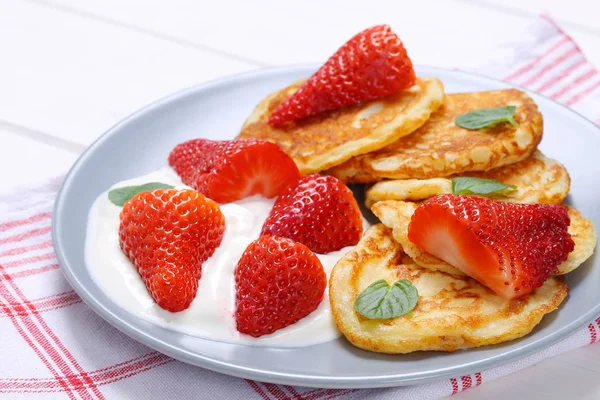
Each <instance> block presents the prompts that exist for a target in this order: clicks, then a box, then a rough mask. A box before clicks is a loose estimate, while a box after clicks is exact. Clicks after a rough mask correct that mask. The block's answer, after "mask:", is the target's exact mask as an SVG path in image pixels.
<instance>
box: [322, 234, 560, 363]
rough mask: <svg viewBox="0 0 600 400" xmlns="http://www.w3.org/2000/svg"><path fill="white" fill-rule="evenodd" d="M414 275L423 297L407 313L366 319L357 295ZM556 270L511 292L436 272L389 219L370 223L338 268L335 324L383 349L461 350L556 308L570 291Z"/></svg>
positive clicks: (355, 339)
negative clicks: (408, 248) (523, 290)
mask: <svg viewBox="0 0 600 400" xmlns="http://www.w3.org/2000/svg"><path fill="white" fill-rule="evenodd" d="M403 278H404V279H408V280H409V281H411V282H412V284H413V285H414V286H415V287H416V288H417V290H418V292H419V299H418V302H417V305H416V307H415V309H414V310H413V311H411V312H409V313H408V314H406V315H404V316H402V317H398V318H393V319H386V320H372V319H367V318H364V317H363V316H361V315H360V314H358V313H357V312H355V311H354V301H355V300H356V297H357V296H358V295H359V294H360V292H361V291H363V290H364V289H365V288H366V287H367V286H369V285H370V284H371V283H373V282H375V281H377V280H380V279H385V280H386V281H387V282H388V284H393V283H394V282H396V281H397V280H399V279H403ZM568 290H569V288H568V286H567V284H566V282H565V280H564V278H563V277H552V278H550V279H548V280H547V281H546V282H545V283H544V285H543V286H542V287H540V288H538V289H536V290H534V291H533V292H531V293H530V294H528V295H525V296H522V297H519V298H517V299H512V300H505V299H503V298H501V297H500V296H497V295H496V294H494V293H493V292H492V291H491V290H489V289H488V288H486V287H484V286H482V285H480V284H479V283H477V281H475V280H474V279H471V278H469V277H459V276H454V275H450V274H446V273H443V272H434V271H431V270H428V269H425V268H421V267H419V266H417V265H416V264H414V263H413V262H412V260H411V259H410V258H409V257H407V256H406V255H405V254H404V252H403V251H402V247H401V246H400V245H399V244H398V243H397V242H396V241H395V240H394V239H393V237H392V233H391V230H390V229H389V228H387V227H385V226H384V225H383V224H379V225H375V226H373V227H371V228H370V229H369V230H368V231H367V232H365V235H364V236H363V238H362V239H361V241H360V242H359V244H358V245H357V247H356V248H355V249H353V250H351V251H350V252H348V253H347V254H346V255H345V256H344V257H342V259H341V260H340V261H339V262H338V263H337V264H336V266H335V267H334V268H333V271H332V274H331V278H330V280H329V299H330V302H331V309H332V312H333V316H334V318H335V321H336V324H337V326H338V328H339V329H340V331H341V332H342V333H343V334H344V336H346V338H347V339H348V340H349V341H350V343H352V344H353V345H354V346H357V347H360V348H362V349H365V350H369V351H375V352H380V353H410V352H413V351H426V350H437V351H455V350H459V349H464V348H469V347H479V346H485V345H491V344H497V343H502V342H506V341H509V340H513V339H516V338H519V337H522V336H524V335H526V334H528V333H529V332H531V330H532V329H533V328H534V327H535V326H536V325H537V324H538V323H539V322H540V320H541V319H542V317H543V316H544V315H545V314H548V313H550V312H552V311H554V310H555V309H556V308H557V307H558V306H559V305H560V303H561V302H562V301H563V300H564V298H565V297H566V296H567V293H568Z"/></svg>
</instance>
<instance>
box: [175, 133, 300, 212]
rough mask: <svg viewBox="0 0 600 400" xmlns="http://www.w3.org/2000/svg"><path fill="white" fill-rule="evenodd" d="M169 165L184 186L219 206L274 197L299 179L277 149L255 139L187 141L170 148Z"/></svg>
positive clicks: (295, 167)
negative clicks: (242, 200) (258, 197)
mask: <svg viewBox="0 0 600 400" xmlns="http://www.w3.org/2000/svg"><path fill="white" fill-rule="evenodd" d="M169 164H170V165H171V166H172V167H173V168H174V169H175V171H176V172H177V174H179V176H180V177H181V180H182V181H183V183H185V184H186V185H189V186H191V187H193V188H194V189H196V190H197V191H199V192H201V193H203V194H204V195H206V196H207V197H210V198H211V199H213V200H214V201H216V202H218V203H229V202H232V201H236V200H240V199H243V198H244V197H248V196H252V195H255V194H260V195H263V196H264V197H269V198H270V197H274V196H277V195H279V193H281V191H283V189H285V188H286V187H287V186H289V185H290V184H291V183H293V182H294V181H295V180H296V179H298V177H299V176H300V172H298V167H297V166H296V163H294V160H292V159H291V158H290V157H289V156H288V155H287V154H285V153H284V152H283V150H281V149H280V148H279V146H277V145H276V144H273V143H271V142H267V141H266V140H258V139H248V140H224V141H212V140H208V139H194V140H190V141H188V142H185V143H181V144H179V145H177V146H176V147H175V148H174V149H173V151H172V152H171V154H170V155H169Z"/></svg>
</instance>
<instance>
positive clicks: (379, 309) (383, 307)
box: [354, 279, 419, 319]
mask: <svg viewBox="0 0 600 400" xmlns="http://www.w3.org/2000/svg"><path fill="white" fill-rule="evenodd" d="M418 298H419V293H418V292H417V288H416V287H414V286H413V284H412V283H410V281H408V280H406V279H400V280H399V281H398V282H396V283H394V284H393V285H392V286H390V285H388V283H387V282H386V281H385V280H383V279H381V280H378V281H377V282H373V283H372V284H370V285H369V286H368V287H367V288H366V289H365V290H363V291H362V293H361V294H360V295H358V297H357V298H356V300H355V301H354V309H355V310H356V311H357V312H358V313H359V314H360V315H362V316H364V317H367V318H369V319H388V318H396V317H401V316H403V315H404V314H407V313H408V312H410V311H412V310H413V309H414V308H415V306H416V305H417V299H418Z"/></svg>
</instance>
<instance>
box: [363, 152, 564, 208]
mask: <svg viewBox="0 0 600 400" xmlns="http://www.w3.org/2000/svg"><path fill="white" fill-rule="evenodd" d="M456 176H472V177H476V178H486V179H495V180H497V181H500V182H502V183H505V184H507V185H514V186H516V187H517V188H516V189H515V190H508V191H504V192H503V193H502V194H501V195H496V196H492V197H493V198H494V199H495V200H500V201H513V202H517V203H532V204H534V203H537V204H562V202H563V201H564V200H565V198H566V197H567V194H569V188H570V186H571V179H570V178H569V173H568V172H567V170H566V169H565V167H564V166H563V165H562V164H561V163H559V162H558V161H556V160H553V159H551V158H548V157H546V156H544V155H543V154H542V153H541V152H540V151H536V152H535V153H533V154H532V155H531V156H530V157H528V158H527V159H525V160H523V161H520V162H518V163H515V164H510V165H505V166H503V167H498V168H494V169H491V170H489V171H485V172H465V173H463V174H460V175H456ZM453 177H454V176H452V177H448V178H431V179H398V180H389V181H381V182H377V183H376V184H374V185H373V186H372V187H370V188H369V189H367V191H366V195H365V204H366V206H367V207H368V208H371V206H372V205H373V204H375V203H377V202H378V201H383V200H403V201H420V200H426V199H428V198H430V197H433V196H437V195H439V194H450V193H452V182H451V181H450V179H452V178H453Z"/></svg>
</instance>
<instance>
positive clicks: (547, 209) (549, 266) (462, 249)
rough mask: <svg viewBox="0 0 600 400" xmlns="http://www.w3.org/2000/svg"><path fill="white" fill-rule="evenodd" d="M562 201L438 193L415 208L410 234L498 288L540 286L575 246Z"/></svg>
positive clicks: (517, 290)
mask: <svg viewBox="0 0 600 400" xmlns="http://www.w3.org/2000/svg"><path fill="white" fill-rule="evenodd" d="M569 224H570V219H569V216H568V214H567V210H566V209H565V208H564V207H562V206H557V205H548V204H516V203H509V202H500V201H494V200H490V199H486V198H483V197H478V196H456V195H440V196H436V197H433V198H431V199H429V200H427V201H426V202H424V203H423V204H422V205H421V206H419V207H418V208H417V210H416V211H415V213H414V214H413V216H412V220H411V223H410V225H409V227H408V238H409V239H410V241H411V242H413V243H414V244H416V245H417V246H419V247H420V248H421V249H423V250H425V251H426V252H428V253H431V254H433V255H435V256H436V257H438V258H440V259H442V260H444V261H446V262H447V263H449V264H451V265H453V266H454V267H456V268H458V269H460V270H461V271H463V272H464V273H465V274H467V275H469V276H470V277H472V278H474V279H476V280H477V281H479V282H480V283H481V284H483V285H485V286H487V287H489V288H490V289H492V290H493V291H494V292H495V293H496V294H498V295H500V296H502V297H504V298H506V299H512V298H515V297H519V296H522V295H525V294H527V293H530V292H531V291H532V290H534V289H536V288H538V287H540V286H542V284H543V283H544V281H545V280H546V279H548V278H549V277H550V276H551V275H552V274H553V273H554V272H555V271H556V268H557V267H558V265H559V264H560V263H562V262H563V261H565V260H566V259H567V256H568V254H569V253H570V252H571V251H573V248H574V246H575V244H574V242H573V240H572V239H571V235H570V234H569V232H568V228H569Z"/></svg>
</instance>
